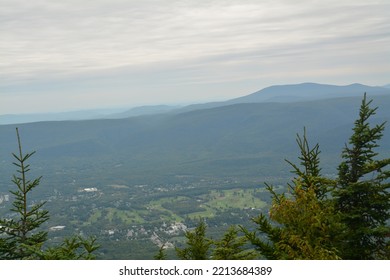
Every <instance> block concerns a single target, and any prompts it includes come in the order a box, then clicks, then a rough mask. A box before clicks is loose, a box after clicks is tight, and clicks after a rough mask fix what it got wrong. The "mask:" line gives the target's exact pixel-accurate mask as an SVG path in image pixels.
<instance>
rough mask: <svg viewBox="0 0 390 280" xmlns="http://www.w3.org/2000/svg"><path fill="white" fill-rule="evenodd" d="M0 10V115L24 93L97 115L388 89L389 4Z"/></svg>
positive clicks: (124, 4) (95, 4)
mask: <svg viewBox="0 0 390 280" xmlns="http://www.w3.org/2000/svg"><path fill="white" fill-rule="evenodd" d="M0 5H1V7H2V8H1V10H0V36H1V38H2V39H1V41H2V43H1V44H0V57H1V59H0V96H2V99H3V100H5V102H6V103H8V104H7V105H4V104H5V103H3V102H1V105H0V106H1V107H0V110H5V109H6V108H9V106H10V105H11V106H12V105H13V104H14V102H16V101H17V100H18V98H26V96H34V98H36V99H39V98H43V99H42V100H46V102H47V104H46V107H52V108H54V107H55V106H56V105H55V104H52V103H50V102H49V101H47V100H50V98H49V99H48V97H49V96H51V97H53V96H56V97H55V98H60V99H61V98H64V97H65V96H66V97H67V99H69V98H70V97H71V98H75V99H76V100H77V99H79V100H80V101H81V103H82V102H85V100H90V102H91V103H93V106H100V105H104V104H106V105H107V103H109V104H108V105H118V102H119V104H122V103H123V102H129V103H130V102H131V101H132V100H133V101H134V102H133V103H142V102H146V103H158V102H162V103H163V101H167V102H174V101H177V102H182V101H186V100H187V101H188V100H196V99H199V100H202V99H205V98H206V97H209V98H211V99H213V98H214V99H218V98H220V97H222V96H226V97H227V96H229V95H232V96H233V95H234V94H236V95H237V94H245V93H248V92H246V90H250V89H253V90H255V89H259V88H260V87H262V86H266V85H270V84H274V83H289V82H299V81H301V82H302V81H319V82H330V83H332V82H333V83H348V82H364V83H369V84H376V83H383V84H385V83H388V80H386V79H388V78H387V76H388V74H389V72H390V71H389V70H390V66H389V63H388V61H390V54H389V53H390V51H389V50H390V21H389V12H388V11H390V2H389V1H369V2H368V1H360V0H359V1H356V0H355V1H332V0H326V1H308V0H302V1H288V0H277V1H257V0H240V1H233V0H230V1H229V0H213V1H196V0H187V1H172V0H169V1H168V0H143V1H136V0H133V1H125V0H94V1H75V0H67V1H57V0H55V1H53V0H34V1H23V0H9V1H6V0H0ZM224 85H225V86H224ZM185 89H187V90H186V92H187V93H184V92H183V90H185ZM213 94H215V96H212V95H213ZM108 95H109V96H110V98H109V102H107V99H108V97H107V96H108ZM55 98H54V99H55ZM151 99H154V100H153V102H147V101H148V100H151ZM68 103H69V104H67V102H64V103H63V106H64V109H66V108H73V107H75V106H73V105H72V103H77V104H80V102H68ZM35 106H38V107H39V105H38V104H37V105H35ZM53 106H54V107H53ZM36 109H37V110H41V109H42V108H36ZM0 112H1V111H0Z"/></svg>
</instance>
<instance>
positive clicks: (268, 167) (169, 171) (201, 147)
mask: <svg viewBox="0 0 390 280" xmlns="http://www.w3.org/2000/svg"><path fill="white" fill-rule="evenodd" d="M365 92H366V93H367V95H368V98H369V99H371V98H372V99H373V100H374V101H373V106H378V107H379V109H378V111H377V114H376V115H375V117H374V118H373V119H372V120H371V121H372V123H373V124H374V123H380V122H383V121H389V120H390V110H388V108H390V90H389V89H385V88H381V87H368V86H364V85H359V84H353V85H350V86H330V85H318V84H309V83H307V84H300V85H287V86H273V87H269V88H266V89H263V90H261V91H259V92H256V93H253V94H251V95H248V96H244V97H241V98H237V99H233V100H229V101H226V102H218V103H208V104H201V105H192V106H187V107H185V108H180V109H174V108H170V107H160V108H159V109H162V110H163V111H164V110H165V109H167V111H166V112H161V111H159V112H157V113H159V114H148V115H142V114H141V115H140V116H136V117H129V118H119V119H96V120H83V121H57V122H38V123H28V124H19V125H18V127H19V130H20V132H21V135H22V138H23V143H24V148H25V150H26V151H31V150H36V151H37V155H36V156H35V158H36V159H35V160H36V161H37V165H38V166H47V165H49V166H50V168H49V170H50V172H52V174H51V175H49V176H54V175H53V172H54V173H55V172H59V171H58V170H64V169H66V168H74V169H77V168H78V169H79V170H80V173H81V174H82V173H83V172H84V174H83V176H84V179H85V180H87V179H88V180H95V179H96V180H97V177H99V180H101V177H102V176H106V177H107V178H111V179H112V178H121V180H124V181H131V180H134V181H137V180H141V179H142V180H155V181H158V180H161V178H163V177H165V176H176V175H178V174H191V175H194V176H216V177H219V178H236V179H237V178H238V179H239V180H243V181H245V180H252V179H253V178H265V177H267V176H268V177H269V176H274V177H276V176H289V174H290V173H289V170H290V168H289V166H288V165H287V164H286V163H285V162H284V159H286V158H288V159H290V160H293V161H294V159H296V158H297V155H298V149H297V146H296V142H295V137H296V134H297V133H299V134H302V132H303V129H304V127H305V128H306V130H307V134H308V138H309V141H310V143H312V144H313V145H314V144H315V143H317V142H319V143H320V147H321V150H322V154H321V155H322V160H323V165H324V166H323V169H324V172H328V173H333V172H335V169H334V168H335V166H336V165H335V164H337V163H338V162H339V160H340V157H339V154H340V152H341V150H342V148H343V147H344V144H345V143H346V142H347V140H348V137H349V136H350V135H351V133H352V132H351V128H352V126H353V122H354V120H355V119H356V118H357V116H358V111H359V106H360V103H361V100H362V97H363V95H364V93H365ZM168 109H169V110H168ZM147 111H148V110H147ZM157 111H158V110H157ZM149 112H150V111H149ZM389 131H390V128H387V130H386V131H385V135H384V138H383V140H382V142H381V143H380V144H381V149H380V151H381V153H382V154H383V155H384V156H390V137H389V134H390V133H389ZM0 135H1V138H0V156H1V158H3V159H4V158H7V157H8V159H9V158H10V157H9V155H10V154H11V152H14V151H15V150H16V144H15V143H16V140H15V125H1V126H0ZM5 162H6V161H3V163H1V164H4V165H5ZM39 162H40V163H39ZM2 167H4V166H2ZM83 168H84V169H83ZM83 170H84V171H83ZM85 170H87V171H85ZM93 174H95V176H94V175H93ZM43 175H45V174H43ZM80 176H82V175H80ZM261 180H262V179H261Z"/></svg>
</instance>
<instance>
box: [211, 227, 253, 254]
mask: <svg viewBox="0 0 390 280" xmlns="http://www.w3.org/2000/svg"><path fill="white" fill-rule="evenodd" d="M239 232H240V231H239V229H238V228H237V227H235V226H231V227H229V229H228V230H227V231H226V233H225V234H224V236H223V237H222V238H221V240H216V241H214V242H213V243H214V245H215V247H214V249H213V251H212V259H214V260H253V259H255V258H256V257H257V254H256V252H255V251H254V250H253V249H248V248H246V247H245V246H246V245H247V243H248V239H247V238H246V237H245V236H238V234H239Z"/></svg>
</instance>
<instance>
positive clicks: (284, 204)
mask: <svg viewBox="0 0 390 280" xmlns="http://www.w3.org/2000/svg"><path fill="white" fill-rule="evenodd" d="M297 143H298V146H299V148H300V151H301V156H300V157H299V159H300V160H301V162H300V165H301V166H303V167H304V170H301V169H300V168H299V167H298V166H297V165H295V164H293V163H291V162H289V161H288V162H289V163H290V164H291V166H292V167H293V168H294V170H293V173H294V174H296V175H297V177H295V178H294V179H293V183H292V184H289V188H290V192H291V193H290V194H289V195H287V194H277V193H275V192H274V190H273V188H272V186H269V185H267V188H268V190H269V191H270V193H271V194H272V196H273V201H272V206H271V209H270V212H269V216H270V219H271V221H269V220H268V219H267V217H266V216H265V215H264V214H261V215H259V216H258V217H256V218H254V219H253V221H254V222H255V223H256V224H257V225H258V229H257V230H258V231H259V232H260V233H263V235H262V236H258V235H257V234H256V232H249V231H247V230H245V229H244V232H245V234H246V236H247V238H248V239H249V240H250V241H251V243H252V244H253V245H254V246H255V247H256V249H257V250H258V251H259V252H260V253H261V254H262V255H263V256H265V257H266V258H268V259H339V256H338V252H337V249H336V248H337V246H336V243H337V240H338V233H339V232H340V231H341V230H342V224H341V223H340V221H339V216H338V215H335V213H334V209H333V205H332V204H331V203H330V202H329V201H327V200H326V194H327V192H328V188H329V185H330V184H331V182H332V181H331V180H328V179H325V178H323V177H322V175H321V173H320V170H321V169H320V168H319V154H320V151H319V146H318V144H317V145H315V147H314V148H313V149H310V147H309V145H308V141H307V139H306V133H304V135H303V138H301V137H300V136H299V135H298V137H297ZM264 234H265V236H264Z"/></svg>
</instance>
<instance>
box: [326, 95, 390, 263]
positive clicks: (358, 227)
mask: <svg viewBox="0 0 390 280" xmlns="http://www.w3.org/2000/svg"><path fill="white" fill-rule="evenodd" d="M371 102H372V100H370V101H367V96H366V94H364V98H363V100H362V103H361V106H360V111H359V118H358V119H357V120H356V121H355V125H354V127H353V134H352V136H351V137H350V139H349V146H348V145H346V146H345V148H344V149H343V151H342V158H343V161H342V163H341V164H340V165H339V167H338V182H337V187H336V189H335V191H334V192H333V196H334V198H335V203H336V210H337V211H339V212H341V214H342V220H343V222H344V223H345V224H346V226H347V231H346V233H345V237H344V242H343V247H342V250H341V251H342V253H343V254H342V257H343V258H345V259H381V258H386V256H387V257H388V256H389V243H388V242H389V241H388V240H389V239H388V238H389V235H390V229H389V226H388V224H387V222H388V221H389V218H390V212H389V210H390V192H389V187H390V182H389V178H390V171H389V170H387V171H386V167H387V166H388V165H389V164H390V158H386V159H381V160H378V159H375V158H376V157H377V156H378V153H377V152H376V151H375V149H376V148H378V147H379V144H378V141H379V140H380V139H381V138H382V136H383V130H384V128H385V122H384V123H381V124H377V125H374V126H371V125H370V123H369V122H368V120H369V118H370V117H372V116H374V115H375V113H376V110H377V108H370V105H371Z"/></svg>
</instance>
